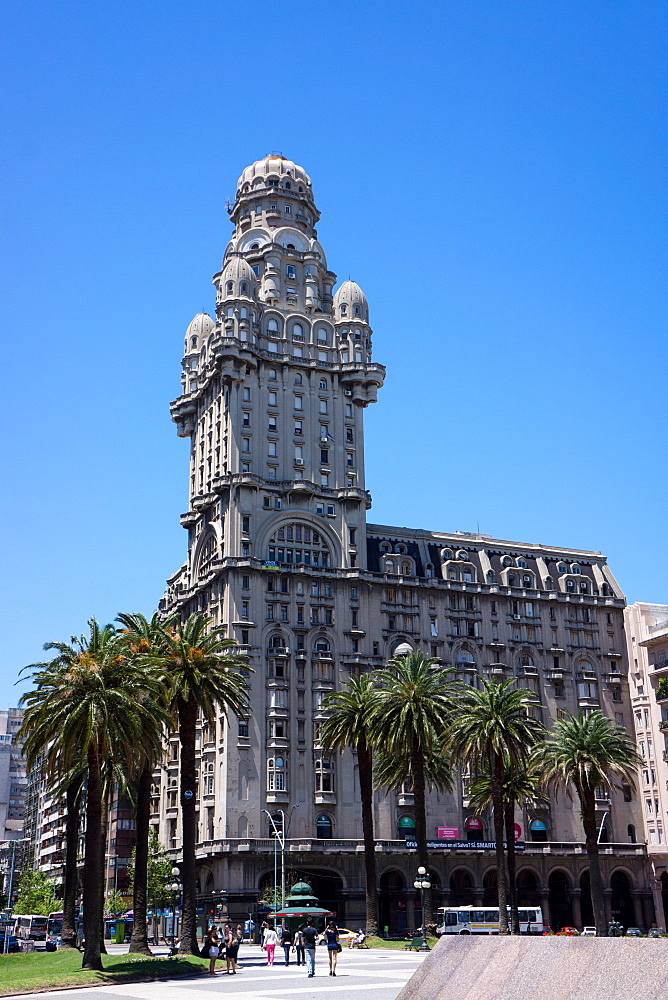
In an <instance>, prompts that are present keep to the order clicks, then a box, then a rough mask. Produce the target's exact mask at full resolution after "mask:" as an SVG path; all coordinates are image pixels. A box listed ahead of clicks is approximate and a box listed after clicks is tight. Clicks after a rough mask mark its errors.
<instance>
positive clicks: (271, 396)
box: [269, 392, 278, 406]
mask: <svg viewBox="0 0 668 1000" xmlns="http://www.w3.org/2000/svg"><path fill="white" fill-rule="evenodd" d="M277 398H278V396H277V394H276V393H275V392H270V393H269V406H276V405H277V403H276V400H277Z"/></svg>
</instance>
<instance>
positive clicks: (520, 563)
mask: <svg viewBox="0 0 668 1000" xmlns="http://www.w3.org/2000/svg"><path fill="white" fill-rule="evenodd" d="M517 565H518V566H519V567H520V569H526V568H527V561H526V559H518V560H517Z"/></svg>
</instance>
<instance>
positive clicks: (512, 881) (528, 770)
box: [469, 758, 545, 934]
mask: <svg viewBox="0 0 668 1000" xmlns="http://www.w3.org/2000/svg"><path fill="white" fill-rule="evenodd" d="M538 785H539V776H538V774H537V772H536V768H535V766H534V765H533V763H532V762H531V761H529V762H528V763H526V762H525V763H521V764H519V765H518V766H517V767H515V768H513V767H511V766H510V763H509V761H508V758H506V761H505V767H504V777H503V815H504V824H505V830H506V856H507V860H508V899H509V903H510V917H511V925H512V926H511V930H512V933H513V934H519V933H520V919H519V912H518V909H517V907H518V903H517V881H516V874H515V873H516V869H517V866H516V852H515V805H516V804H522V803H524V802H526V801H532V802H533V801H536V800H537V799H542V800H544V799H545V796H543V795H542V794H541V793H540V792H539V790H538ZM469 792H470V794H469V798H470V802H471V806H472V808H473V809H475V812H476V814H477V815H480V814H481V813H482V812H483V811H484V810H485V809H487V808H488V807H489V806H490V805H491V804H492V780H491V778H490V776H489V774H488V773H487V772H485V773H484V774H479V775H476V776H475V777H474V778H473V780H472V781H471V785H470V789H469Z"/></svg>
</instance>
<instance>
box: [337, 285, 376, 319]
mask: <svg viewBox="0 0 668 1000" xmlns="http://www.w3.org/2000/svg"><path fill="white" fill-rule="evenodd" d="M356 321H357V322H358V323H368V322H369V303H368V302H367V300H366V295H365V294H364V292H363V291H362V289H361V288H360V286H359V285H358V284H357V282H356V281H350V279H349V280H348V281H344V282H343V284H342V285H341V287H340V288H339V290H338V291H337V293H336V295H335V296H334V322H335V323H354V322H356Z"/></svg>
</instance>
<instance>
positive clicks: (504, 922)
mask: <svg viewBox="0 0 668 1000" xmlns="http://www.w3.org/2000/svg"><path fill="white" fill-rule="evenodd" d="M490 772H491V775H492V805H493V807H494V836H495V838H496V888H497V893H498V901H499V934H507V933H508V909H507V893H506V852H505V851H504V849H503V820H504V815H503V777H504V761H503V757H502V756H501V754H496V755H495V756H494V757H493V759H492V767H491V768H490Z"/></svg>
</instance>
